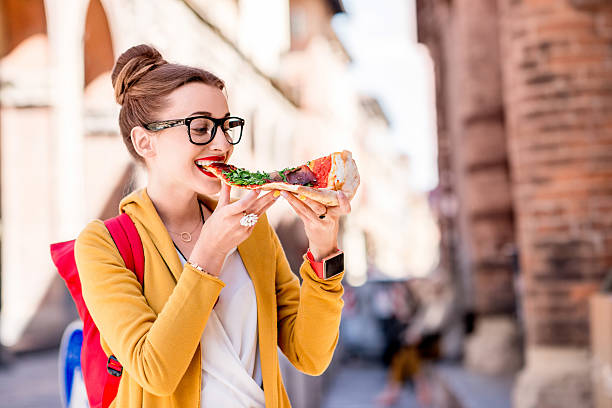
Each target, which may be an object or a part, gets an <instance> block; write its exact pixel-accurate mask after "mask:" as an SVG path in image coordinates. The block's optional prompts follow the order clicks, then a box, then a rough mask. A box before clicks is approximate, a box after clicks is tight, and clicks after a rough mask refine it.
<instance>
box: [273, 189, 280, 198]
mask: <svg viewBox="0 0 612 408" xmlns="http://www.w3.org/2000/svg"><path fill="white" fill-rule="evenodd" d="M280 194H281V193H280V191H278V190H276V191H275V192H274V194H273V195H274V197H276V198H278V196H280Z"/></svg>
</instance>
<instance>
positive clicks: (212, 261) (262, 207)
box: [189, 183, 278, 276]
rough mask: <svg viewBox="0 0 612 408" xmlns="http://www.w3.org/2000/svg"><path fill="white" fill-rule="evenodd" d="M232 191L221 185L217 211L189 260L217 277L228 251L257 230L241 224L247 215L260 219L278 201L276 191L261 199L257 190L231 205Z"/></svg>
mask: <svg viewBox="0 0 612 408" xmlns="http://www.w3.org/2000/svg"><path fill="white" fill-rule="evenodd" d="M230 192H231V186H228V185H227V184H225V183H221V194H220V197H219V202H218V204H217V208H215V210H214V211H213V213H212V214H211V216H210V217H208V219H207V220H206V222H205V223H204V226H203V227H202V230H201V231H200V236H199V237H198V240H197V241H196V244H195V246H194V248H193V250H192V252H191V256H190V257H189V261H191V262H194V263H196V264H198V265H200V266H201V267H202V268H203V269H204V270H205V271H206V272H208V273H210V274H212V275H215V276H218V275H219V273H220V272H221V267H222V266H223V262H224V261H225V257H226V256H227V254H228V252H229V251H230V250H231V249H232V248H234V247H236V246H238V245H239V244H240V243H242V242H243V241H244V240H246V239H247V238H248V237H249V235H251V232H253V228H255V227H254V226H252V227H244V226H242V225H240V219H241V218H242V217H243V216H244V213H245V212H246V213H247V214H251V213H253V214H257V215H258V216H261V215H262V214H263V213H265V212H266V210H267V209H268V208H270V207H271V206H272V204H274V203H275V202H276V200H277V199H278V197H275V196H274V192H270V193H267V194H264V195H263V196H261V197H260V196H259V195H260V192H261V189H257V190H252V191H249V192H248V193H247V194H246V195H245V196H244V197H242V198H241V199H240V200H238V201H236V202H234V203H230Z"/></svg>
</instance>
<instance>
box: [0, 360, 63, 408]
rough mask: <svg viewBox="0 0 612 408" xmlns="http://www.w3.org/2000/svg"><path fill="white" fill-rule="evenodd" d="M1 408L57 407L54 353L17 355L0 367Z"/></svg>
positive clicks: (58, 405)
mask: <svg viewBox="0 0 612 408" xmlns="http://www.w3.org/2000/svg"><path fill="white" fill-rule="evenodd" d="M0 407H2V408H60V407H61V403H60V397H59V383H58V371H57V350H48V351H43V352H36V353H29V354H24V355H20V356H16V357H14V359H13V361H12V362H11V363H10V364H7V365H2V366H0Z"/></svg>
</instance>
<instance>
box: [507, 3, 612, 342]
mask: <svg viewBox="0 0 612 408" xmlns="http://www.w3.org/2000/svg"><path fill="white" fill-rule="evenodd" d="M605 3H607V4H608V6H607V7H605V6H603V5H604V4H605ZM498 4H499V6H500V18H501V25H500V27H501V35H502V38H501V40H502V50H503V56H504V58H503V59H502V67H503V76H504V99H505V107H506V118H507V131H508V143H509V150H510V158H511V160H510V162H511V171H512V178H513V189H514V202H515V211H516V214H517V222H518V224H517V231H518V239H519V242H520V249H521V267H522V271H523V279H524V285H525V286H524V287H525V291H524V296H525V300H524V305H523V306H524V310H525V316H526V323H527V334H528V341H529V343H530V344H537V345H576V346H586V345H587V344H588V318H587V304H586V298H587V296H588V294H589V293H590V292H591V291H592V290H593V289H594V288H595V287H596V286H597V285H598V284H599V283H600V282H601V280H602V278H603V276H604V274H605V273H606V270H609V269H610V268H612V228H611V227H612V8H610V5H609V4H610V2H603V1H578V0H571V1H570V0H566V1H560V0H538V1H535V0H532V1H527V0H524V1H513V0H500V1H499V2H498Z"/></svg>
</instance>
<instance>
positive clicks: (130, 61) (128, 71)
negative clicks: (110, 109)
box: [111, 44, 167, 105]
mask: <svg viewBox="0 0 612 408" xmlns="http://www.w3.org/2000/svg"><path fill="white" fill-rule="evenodd" d="M164 64H167V62H166V60H164V58H163V57H162V55H161V54H160V53H159V51H157V50H156V49H155V48H153V47H151V46H150V45H146V44H140V45H136V46H134V47H132V48H130V49H128V50H127V51H125V52H124V53H123V54H121V55H120V56H119V58H117V62H116V63H115V67H114V68H113V73H112V74H111V81H112V83H113V88H114V89H115V99H116V100H117V103H118V104H119V105H123V102H124V101H125V97H126V95H127V92H128V90H129V88H130V87H131V86H133V85H134V84H135V83H136V82H137V81H138V80H139V79H140V78H142V77H143V76H145V75H146V74H147V73H148V72H150V71H151V70H153V69H155V68H157V67H158V66H160V65H164Z"/></svg>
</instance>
